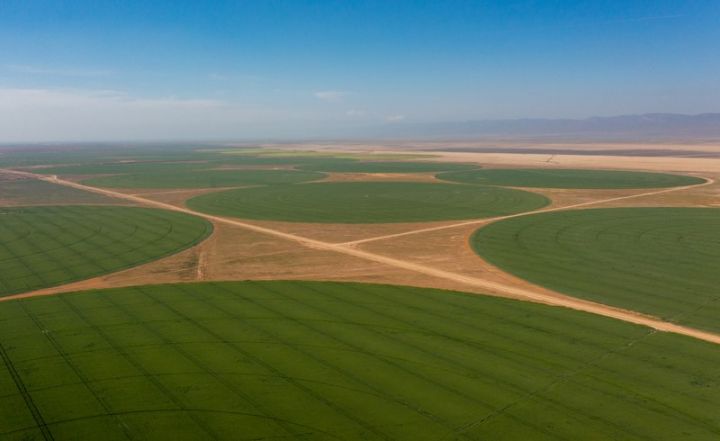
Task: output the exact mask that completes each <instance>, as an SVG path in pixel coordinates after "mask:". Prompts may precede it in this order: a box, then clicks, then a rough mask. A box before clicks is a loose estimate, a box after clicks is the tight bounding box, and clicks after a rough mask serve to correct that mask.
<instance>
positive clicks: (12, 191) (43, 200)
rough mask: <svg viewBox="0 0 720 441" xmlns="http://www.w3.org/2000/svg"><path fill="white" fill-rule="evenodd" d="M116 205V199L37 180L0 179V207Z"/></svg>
mask: <svg viewBox="0 0 720 441" xmlns="http://www.w3.org/2000/svg"><path fill="white" fill-rule="evenodd" d="M117 203H119V201H118V200H117V199H112V198H109V197H106V196H102V195H99V194H97V193H90V192H89V191H82V190H78V189H75V188H70V187H64V186H62V185H57V184H51V183H49V182H45V181H40V180H37V179H7V180H5V179H0V206H7V205H37V204H44V205H52V204H117Z"/></svg>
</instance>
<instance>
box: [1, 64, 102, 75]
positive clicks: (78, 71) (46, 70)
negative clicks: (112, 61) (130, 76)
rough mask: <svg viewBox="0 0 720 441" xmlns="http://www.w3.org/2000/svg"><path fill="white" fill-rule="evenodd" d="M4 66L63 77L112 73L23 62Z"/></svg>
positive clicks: (11, 69)
mask: <svg viewBox="0 0 720 441" xmlns="http://www.w3.org/2000/svg"><path fill="white" fill-rule="evenodd" d="M5 68H6V69H7V70H9V71H12V72H16V73H24V74H31V75H55V76H63V77H104V76H108V75H111V74H112V71H110V70H92V69H65V68H49V67H39V66H29V65H25V64H6V65H5Z"/></svg>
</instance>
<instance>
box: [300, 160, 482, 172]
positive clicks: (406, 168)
mask: <svg viewBox="0 0 720 441" xmlns="http://www.w3.org/2000/svg"><path fill="white" fill-rule="evenodd" d="M297 168H298V169H300V170H315V171H325V172H339V173H427V172H439V171H451V170H472V169H476V168H479V166H478V165H474V164H455V163H446V162H403V161H363V162H359V161H358V162H351V161H347V162H327V163H324V164H322V163H320V164H310V165H301V166H299V167H297Z"/></svg>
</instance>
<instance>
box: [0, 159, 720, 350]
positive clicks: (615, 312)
mask: <svg viewBox="0 0 720 441" xmlns="http://www.w3.org/2000/svg"><path fill="white" fill-rule="evenodd" d="M8 172H10V173H16V174H21V175H25V176H28V177H34V178H36V179H40V180H45V181H48V182H52V183H56V184H60V185H66V186H69V187H74V188H78V189H81V190H86V191H91V192H94V193H99V194H104V195H107V196H112V197H115V198H120V199H125V200H129V201H133V202H136V203H138V204H143V205H148V206H153V207H157V208H162V209H166V210H173V211H179V212H183V213H187V214H191V215H195V216H199V217H203V218H205V219H209V220H211V221H214V222H219V223H224V224H228V225H233V226H237V227H241V228H244V229H246V230H251V231H255V232H258V233H263V234H267V235H271V236H275V237H280V238H284V239H287V240H290V241H294V242H297V243H299V244H301V245H304V246H306V247H308V248H312V249H316V250H325V251H335V252H337V253H342V254H345V255H349V256H353V257H358V258H360V259H364V260H369V261H372V262H377V263H381V264H385V265H388V266H392V267H395V268H401V269H406V270H409V271H413V272H415V273H420V274H424V275H428V276H433V277H437V278H440V279H445V280H450V281H453V282H458V283H461V284H464V285H468V286H473V287H477V288H482V289H489V290H492V291H494V292H497V293H500V294H502V295H505V296H510V297H513V298H516V299H520V300H527V301H533V302H537V303H544V304H547V305H551V306H561V307H565V308H570V309H574V310H577V311H583V312H588V313H591V314H596V315H601V316H605V317H610V318H614V319H617V320H622V321H625V322H629V323H634V324H638V325H643V326H647V327H650V328H652V329H656V330H658V331H662V332H672V333H675V334H680V335H685V336H688V337H692V338H696V339H699V340H704V341H707V342H711V343H715V344H720V335H718V334H714V333H711V332H705V331H701V330H698V329H693V328H689V327H685V326H681V325H677V324H674V323H669V322H666V321H663V320H660V319H658V318H654V317H649V316H646V315H642V314H640V313H637V312H633V311H628V310H623V309H619V308H614V307H611V306H607V305H603V304H599V303H595V302H590V301H586V300H582V299H577V298H573V297H560V296H551V295H548V294H544V293H541V292H537V291H535V290H532V289H526V288H519V287H515V286H510V285H507V284H504V283H498V282H493V281H489V280H483V279H480V278H476V277H470V276H465V275H462V274H457V273H454V272H451V271H445V270H441V269H437V268H432V267H429V266H427V265H422V264H418V263H413V262H409V261H407V260H402V259H397V258H393V257H388V256H384V255H380V254H376V253H371V252H368V251H363V250H360V249H357V248H355V247H353V246H349V245H343V244H333V243H328V242H323V241H320V240H316V239H310V238H307V237H302V236H298V235H295V234H289V233H284V232H282V231H278V230H273V229H270V228H265V227H261V226H258V225H253V224H248V223H246V222H242V221H239V220H234V219H230V218H224V217H220V216H214V215H209V214H205V213H200V212H196V211H193V210H190V209H187V208H182V207H177V206H174V205H170V204H166V203H162V202H158V201H153V200H150V199H145V198H142V197H138V196H132V195H128V194H124V193H119V192H116V191H112V190H107V189H102V188H97V187H89V186H86V185H82V184H79V183H76V182H72V181H66V180H62V179H58V178H57V177H55V176H41V175H35V174H32V173H28V172H20V171H10V170H8ZM709 183H711V182H710V181H708V182H705V183H703V184H699V185H697V186H701V185H708V184H709ZM697 186H689V187H676V188H673V189H667V190H660V191H654V192H649V193H647V194H658V193H666V192H670V191H680V190H684V189H686V188H690V187H697ZM639 196H640V195H634V196H632V197H639ZM628 197H630V196H627V197H623V198H628ZM37 295H40V294H38V293H25V294H20V295H16V296H8V297H4V298H2V299H0V301H7V300H12V299H18V298H26V297H32V296H37Z"/></svg>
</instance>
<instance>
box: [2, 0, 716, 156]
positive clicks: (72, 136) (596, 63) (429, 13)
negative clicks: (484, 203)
mask: <svg viewBox="0 0 720 441" xmlns="http://www.w3.org/2000/svg"><path fill="white" fill-rule="evenodd" d="M718 54H720V1H718V0H707V1H705V0H592V1H590V0H524V1H520V0H518V1H514V0H486V1H482V0H476V1H466V0H443V1H439V0H438V1H420V0H415V1H404V0H377V1H375V0H366V1H356V0H338V1H321V0H315V1H309V0H288V1H275V0H252V1H250V0H248V1H243V0H234V1H233V0H215V1H208V2H202V1H195V0H170V1H168V0H152V1H148V0H143V1H136V0H112V1H110V0H0V142H19V141H80V140H88V141H90V140H92V141H95V140H98V141H99V140H136V139H137V140H139V139H242V138H258V137H259V138H276V137H277V138H282V137H306V138H307V137H309V138H312V137H323V136H332V135H333V134H341V133H350V132H353V131H355V132H361V131H362V130H363V129H364V128H366V127H374V126H380V125H390V124H404V123H424V122H442V121H465V120H476V119H478V120H480V119H506V118H585V117H590V116H610V115H621V114H637V113H656V112H667V113H688V114H695V113H704V112H720V56H718Z"/></svg>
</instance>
